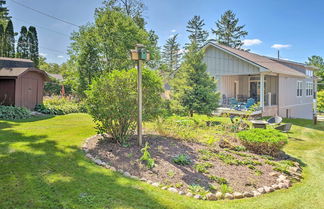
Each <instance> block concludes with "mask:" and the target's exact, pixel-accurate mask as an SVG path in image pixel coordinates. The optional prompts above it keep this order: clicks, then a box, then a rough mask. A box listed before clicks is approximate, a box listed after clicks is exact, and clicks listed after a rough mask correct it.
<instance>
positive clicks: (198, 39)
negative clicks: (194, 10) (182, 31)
mask: <svg viewBox="0 0 324 209" xmlns="http://www.w3.org/2000/svg"><path fill="white" fill-rule="evenodd" d="M204 26H205V23H204V20H203V19H201V17H200V16H194V17H193V18H192V19H191V20H189V22H188V25H187V32H189V33H190V35H189V40H190V42H195V43H197V45H198V47H202V46H203V45H204V44H205V42H206V41H207V38H208V31H206V30H204V29H203V27H204Z"/></svg>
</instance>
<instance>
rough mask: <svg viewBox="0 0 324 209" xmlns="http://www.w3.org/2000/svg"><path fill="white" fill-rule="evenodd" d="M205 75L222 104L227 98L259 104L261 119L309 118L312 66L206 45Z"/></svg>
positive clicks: (313, 79) (211, 43) (312, 90)
mask: <svg viewBox="0 0 324 209" xmlns="http://www.w3.org/2000/svg"><path fill="white" fill-rule="evenodd" d="M204 49H205V56H204V61H205V63H206V64H207V72H208V73H209V74H210V75H211V76H212V77H214V78H215V79H217V80H218V89H219V92H220V93H221V97H222V104H225V103H226V101H228V98H236V99H237V100H239V101H246V100H247V99H248V98H254V99H255V100H256V101H258V102H260V106H261V108H262V110H263V113H262V115H263V116H274V115H279V116H281V117H287V118H306V119H311V118H312V117H313V108H314V103H315V101H316V100H314V98H315V96H314V95H315V94H316V85H314V84H316V77H314V71H315V70H317V68H316V67H313V66H307V65H305V64H302V63H296V62H291V61H286V60H282V59H275V58H270V57H266V56H262V55H258V54H254V53H250V52H247V51H243V50H238V49H233V48H230V47H227V46H224V45H220V44H216V43H214V42H209V43H207V44H206V45H205V47H204Z"/></svg>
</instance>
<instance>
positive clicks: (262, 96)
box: [260, 73, 264, 111]
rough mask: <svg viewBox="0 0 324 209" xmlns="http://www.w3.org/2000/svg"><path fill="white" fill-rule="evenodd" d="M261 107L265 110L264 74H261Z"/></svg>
mask: <svg viewBox="0 0 324 209" xmlns="http://www.w3.org/2000/svg"><path fill="white" fill-rule="evenodd" d="M260 106H261V109H262V111H263V109H264V74H263V73H261V74H260Z"/></svg>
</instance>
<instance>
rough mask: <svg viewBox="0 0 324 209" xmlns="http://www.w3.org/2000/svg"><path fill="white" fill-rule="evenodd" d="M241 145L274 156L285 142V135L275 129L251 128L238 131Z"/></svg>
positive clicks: (258, 152)
mask: <svg viewBox="0 0 324 209" xmlns="http://www.w3.org/2000/svg"><path fill="white" fill-rule="evenodd" d="M238 136H239V138H240V139H241V141H242V143H243V145H244V146H245V147H246V148H247V149H248V150H251V151H253V152H255V153H257V154H263V155H271V156H276V155H277V154H278V152H279V151H280V150H281V149H282V147H283V146H284V145H285V144H287V142H288V137H287V135H285V134H283V133H281V132H279V131H278V130H275V129H258V128H255V129H251V130H247V131H242V132H239V133H238Z"/></svg>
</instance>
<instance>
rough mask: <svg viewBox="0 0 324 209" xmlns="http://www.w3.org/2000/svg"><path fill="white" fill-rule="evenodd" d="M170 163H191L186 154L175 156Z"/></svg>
mask: <svg viewBox="0 0 324 209" xmlns="http://www.w3.org/2000/svg"><path fill="white" fill-rule="evenodd" d="M172 161H173V162H174V163H175V164H178V165H189V164H190V163H191V160H190V158H189V156H188V155H186V154H180V155H177V156H176V157H174V158H173V159H172Z"/></svg>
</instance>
